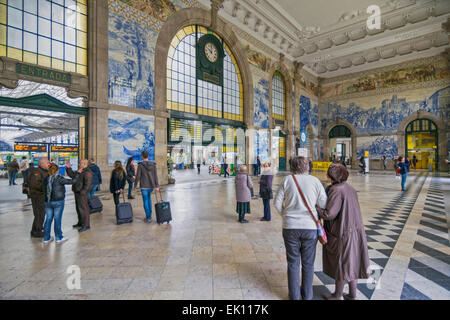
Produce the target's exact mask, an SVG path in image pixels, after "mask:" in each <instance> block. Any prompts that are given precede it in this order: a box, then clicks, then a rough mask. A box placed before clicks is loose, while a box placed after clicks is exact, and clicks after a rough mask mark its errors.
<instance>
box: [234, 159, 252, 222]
mask: <svg viewBox="0 0 450 320" xmlns="http://www.w3.org/2000/svg"><path fill="white" fill-rule="evenodd" d="M235 187H236V201H237V205H236V212H237V214H238V215H239V220H238V221H239V222H240V223H248V220H245V219H244V217H245V214H246V213H250V199H251V193H250V189H251V188H253V183H252V180H251V179H250V178H249V176H248V170H247V166H245V165H242V166H241V167H240V168H239V173H238V174H237V176H236V179H235Z"/></svg>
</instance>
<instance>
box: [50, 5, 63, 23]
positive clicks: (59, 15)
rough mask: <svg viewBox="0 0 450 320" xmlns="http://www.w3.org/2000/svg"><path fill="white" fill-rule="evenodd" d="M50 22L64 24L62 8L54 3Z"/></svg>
mask: <svg viewBox="0 0 450 320" xmlns="http://www.w3.org/2000/svg"><path fill="white" fill-rule="evenodd" d="M52 20H53V21H55V22H58V23H61V24H62V23H64V8H63V7H62V6H59V5H57V4H55V3H53V4H52Z"/></svg>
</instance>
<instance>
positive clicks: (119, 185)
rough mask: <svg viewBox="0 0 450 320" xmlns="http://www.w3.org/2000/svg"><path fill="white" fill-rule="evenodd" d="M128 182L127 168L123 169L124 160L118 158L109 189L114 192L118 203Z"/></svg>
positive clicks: (115, 200)
mask: <svg viewBox="0 0 450 320" xmlns="http://www.w3.org/2000/svg"><path fill="white" fill-rule="evenodd" d="M126 182H127V176H126V174H125V170H123V166H122V162H120V161H119V160H117V161H115V162H114V169H113V171H112V172H111V180H110V182H109V191H110V192H111V193H112V194H113V197H114V203H115V204H116V205H118V204H119V202H120V201H119V197H120V194H121V193H122V192H123V188H125V184H126Z"/></svg>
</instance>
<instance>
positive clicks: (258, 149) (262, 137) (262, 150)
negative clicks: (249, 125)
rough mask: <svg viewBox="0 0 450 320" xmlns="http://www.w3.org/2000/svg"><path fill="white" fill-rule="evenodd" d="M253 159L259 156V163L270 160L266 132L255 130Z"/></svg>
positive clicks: (267, 133)
mask: <svg viewBox="0 0 450 320" xmlns="http://www.w3.org/2000/svg"><path fill="white" fill-rule="evenodd" d="M254 150H255V159H254V161H255V162H256V156H259V159H260V160H261V162H264V161H269V160H270V132H269V131H268V130H255V148H254Z"/></svg>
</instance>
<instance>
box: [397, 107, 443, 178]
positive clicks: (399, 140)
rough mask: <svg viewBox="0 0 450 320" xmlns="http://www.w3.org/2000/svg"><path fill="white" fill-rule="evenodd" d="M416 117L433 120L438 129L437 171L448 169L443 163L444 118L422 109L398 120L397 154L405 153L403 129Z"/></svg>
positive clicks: (416, 118)
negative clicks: (400, 120)
mask: <svg viewBox="0 0 450 320" xmlns="http://www.w3.org/2000/svg"><path fill="white" fill-rule="evenodd" d="M418 119H428V120H431V121H433V122H434V123H435V124H436V126H437V129H438V162H439V164H438V165H439V168H438V170H439V171H446V170H448V168H447V166H448V165H447V164H446V163H445V159H447V132H446V124H445V122H444V120H442V119H441V118H439V117H438V116H436V115H434V114H432V113H430V112H427V111H424V110H418V111H417V112H414V113H412V114H410V115H409V116H407V117H406V118H404V119H403V120H402V122H400V124H399V126H398V128H397V147H398V152H399V154H404V153H405V151H406V150H405V147H406V145H405V131H406V127H407V126H408V124H409V123H410V122H411V121H414V120H418Z"/></svg>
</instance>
